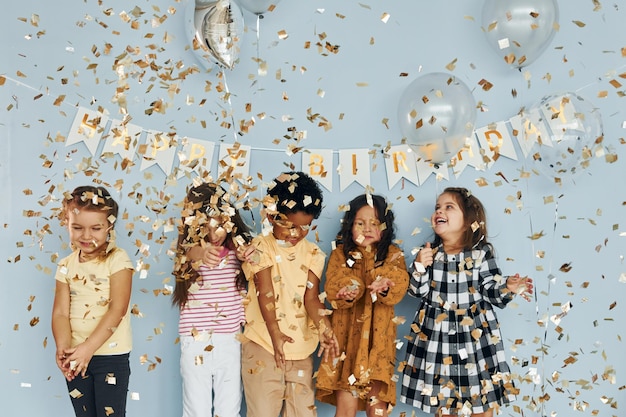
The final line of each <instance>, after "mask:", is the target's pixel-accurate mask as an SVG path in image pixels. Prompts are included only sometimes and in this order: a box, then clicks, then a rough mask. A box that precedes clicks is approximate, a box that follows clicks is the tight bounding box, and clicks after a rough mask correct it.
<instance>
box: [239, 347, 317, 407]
mask: <svg viewBox="0 0 626 417" xmlns="http://www.w3.org/2000/svg"><path fill="white" fill-rule="evenodd" d="M241 348H242V354H241V377H242V379H243V389H244V394H245V397H246V408H247V413H246V416H247V417H277V416H278V415H279V414H281V412H282V416H283V417H315V416H316V415H317V413H316V411H315V397H314V392H313V359H312V358H311V357H309V358H306V359H302V360H297V361H287V363H286V365H285V370H284V371H283V370H282V369H280V368H277V367H276V362H275V361H274V355H273V354H271V353H269V352H268V351H267V350H265V349H264V348H262V347H261V346H259V345H258V344H256V343H254V342H251V341H247V342H244V343H243V344H242V346H241Z"/></svg>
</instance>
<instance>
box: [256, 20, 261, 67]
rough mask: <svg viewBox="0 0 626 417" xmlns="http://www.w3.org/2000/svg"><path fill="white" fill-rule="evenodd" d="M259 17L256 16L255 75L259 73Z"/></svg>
mask: <svg viewBox="0 0 626 417" xmlns="http://www.w3.org/2000/svg"><path fill="white" fill-rule="evenodd" d="M260 47H261V15H260V14H258V15H256V64H257V75H258V74H260V72H261V52H260Z"/></svg>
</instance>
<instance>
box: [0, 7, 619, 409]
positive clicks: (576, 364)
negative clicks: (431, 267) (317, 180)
mask: <svg viewBox="0 0 626 417" xmlns="http://www.w3.org/2000/svg"><path fill="white" fill-rule="evenodd" d="M559 3H560V4H559V6H560V19H559V22H560V29H559V30H558V32H557V33H556V36H555V37H554V39H553V40H552V42H551V44H550V46H549V47H548V49H547V50H546V51H545V52H544V53H543V54H542V55H541V56H540V57H539V58H538V59H537V60H536V61H535V62H533V63H532V64H531V65H529V66H528V67H525V68H522V69H521V71H520V70H517V69H512V68H510V67H508V66H507V65H506V64H505V63H504V62H502V60H501V59H500V58H499V57H498V56H497V55H496V53H495V52H494V51H493V50H492V49H491V47H490V46H489V45H488V44H487V41H486V38H485V35H484V34H483V30H482V29H481V11H482V7H483V2H482V1H477V0H472V1H462V0H440V1H431V2H425V1H416V0H412V1H409V0H390V1H381V0H372V1H365V2H357V1H345V0H334V1H331V0H315V1H314V0H298V1H289V0H283V1H282V2H279V3H277V7H276V8H275V10H274V11H273V12H271V13H267V14H266V15H265V16H264V18H263V19H261V20H260V21H259V28H260V30H259V31H258V33H257V31H256V27H257V19H256V16H254V15H253V14H251V13H249V12H248V11H245V10H244V18H245V22H246V26H245V33H243V36H242V40H241V44H240V46H241V52H240V55H239V58H240V61H239V62H238V63H237V64H236V66H235V67H234V69H233V70H232V71H231V70H226V71H224V72H223V73H222V71H221V70H220V69H219V67H217V66H215V65H212V64H210V63H206V62H205V63H202V62H200V61H199V60H198V58H197V57H196V54H194V53H193V52H192V51H191V50H190V48H189V39H188V36H187V33H188V32H189V31H190V28H189V25H188V24H186V23H185V19H184V16H185V8H186V7H187V3H186V2H185V1H174V0H151V1H142V0H136V1H132V2H129V1H122V0H101V1H93V0H91V1H82V2H78V1H71V0H59V1H56V2H44V1H36V0H22V1H19V2H11V3H10V4H5V5H4V6H3V12H2V17H0V21H1V23H2V25H0V26H1V29H0V31H1V32H0V33H1V34H2V42H1V43H0V56H1V57H2V60H1V61H0V75H2V76H3V78H1V80H2V85H0V109H1V110H0V147H1V148H0V174H1V175H0V183H1V187H2V188H1V190H2V203H1V204H0V218H1V225H2V227H1V228H0V253H1V254H2V262H3V263H2V265H3V266H2V272H1V277H2V278H1V279H2V287H1V288H2V290H0V386H1V389H0V410H1V411H0V414H2V415H3V416H9V417H22V416H43V415H55V416H66V415H71V407H70V401H69V399H68V398H67V393H66V389H65V384H64V382H63V378H62V376H61V374H60V373H59V371H58V370H57V369H56V366H55V363H54V341H53V338H52V334H51V331H50V312H51V308H52V299H53V289H54V277H53V275H54V274H53V273H54V270H55V260H56V259H57V257H59V256H64V255H65V254H67V253H68V250H69V249H68V245H67V234H66V232H65V231H64V230H62V228H61V227H60V226H59V224H58V221H57V220H56V219H53V218H51V216H52V210H53V209H54V208H56V207H58V206H59V201H60V198H62V194H63V192H64V191H67V190H71V189H73V188H74V187H75V186H77V185H82V184H85V183H90V182H97V183H102V184H103V185H105V186H107V187H109V189H110V190H112V191H113V194H114V196H115V197H116V199H117V200H118V202H119V203H120V206H121V207H122V210H123V211H124V216H123V218H122V221H121V222H120V224H118V225H117V231H118V236H119V243H120V245H121V246H122V247H124V248H125V249H126V250H127V251H128V252H129V254H130V255H131V257H133V259H135V261H136V262H137V263H138V265H143V269H144V270H145V271H147V273H146V274H145V277H143V278H142V277H141V276H140V274H136V275H135V279H134V288H133V294H132V304H135V305H136V308H137V311H139V312H140V314H137V315H135V316H133V318H132V323H133V331H134V349H133V352H132V356H131V364H132V376H131V386H130V391H131V399H130V400H129V404H128V415H129V416H144V415H151V416H155V417H161V416H163V417H164V416H168V417H169V416H176V415H179V414H180V412H181V393H180V385H181V381H180V375H179V369H178V359H179V347H178V345H177V344H176V343H175V341H176V337H177V313H176V310H175V309H174V308H172V307H171V303H170V298H169V296H166V295H164V294H163V290H164V289H165V288H166V287H167V286H171V285H173V282H172V278H171V270H172V258H171V245H172V242H173V241H174V240H175V232H174V231H170V230H171V229H172V228H171V227H169V226H171V225H172V224H173V223H174V222H175V221H176V219H177V218H178V217H179V214H180V213H179V208H178V207H177V205H176V203H177V202H179V201H180V200H181V199H182V197H183V196H184V194H185V187H186V186H187V185H189V183H190V179H189V178H185V177H183V178H181V179H176V178H172V177H170V178H167V177H166V175H165V173H163V172H162V171H161V170H160V169H159V168H158V167H156V166H153V167H151V168H149V169H147V170H144V171H140V169H139V166H140V156H136V157H135V159H134V162H135V165H134V166H130V167H128V168H127V169H122V167H121V164H120V160H119V158H117V157H116V158H101V157H100V156H99V154H97V155H95V156H91V155H90V153H89V152H88V151H87V149H86V148H85V147H84V146H83V145H82V144H78V145H74V146H70V147H66V146H65V143H64V139H65V137H66V136H67V135H68V133H69V130H70V126H71V123H72V121H73V119H74V116H75V114H76V109H75V106H76V105H80V106H83V107H86V108H90V109H92V110H101V111H103V112H105V113H108V115H109V116H110V117H112V118H118V119H121V118H122V117H123V116H124V114H122V113H121V109H122V108H125V109H126V111H127V113H128V114H129V115H130V116H131V117H132V121H131V123H134V124H136V125H139V126H141V127H142V128H144V129H152V130H158V131H163V132H175V133H176V134H178V135H180V136H181V137H182V136H189V137H194V138H202V139H205V140H207V141H212V142H215V143H222V142H223V143H232V142H233V140H234V137H235V133H234V128H233V127H228V126H226V127H225V126H224V124H223V122H230V121H231V120H234V121H235V125H236V126H238V125H239V124H240V122H243V123H245V122H250V121H251V120H252V119H253V118H254V126H252V127H251V128H250V129H249V131H248V132H247V133H245V134H242V135H237V136H238V139H239V141H240V143H242V144H244V145H249V146H251V147H252V154H251V165H250V174H251V177H252V182H251V186H252V187H255V189H254V190H253V191H252V192H251V194H250V195H251V197H253V198H261V197H262V196H263V194H264V188H265V184H266V182H267V181H269V180H271V179H272V178H273V177H274V176H276V175H277V174H278V173H280V172H281V171H283V170H287V169H289V168H290V167H293V168H296V169H301V168H302V167H301V156H300V154H296V155H289V154H288V153H287V152H286V151H287V147H288V146H289V145H298V146H302V147H304V148H305V149H306V148H313V149H314V148H321V149H332V150H334V151H338V150H340V149H351V148H369V149H376V150H380V149H381V148H382V147H384V146H385V145H386V144H387V143H390V144H392V145H396V144H399V143H400V141H401V139H402V134H401V133H400V131H399V128H398V123H397V120H396V119H397V116H396V113H397V103H398V99H399V97H400V95H401V94H402V92H403V91H404V89H405V88H406V87H407V86H408V84H409V83H410V82H411V81H412V80H413V79H415V78H416V77H418V76H419V75H421V74H425V73H430V72H442V71H443V72H450V73H451V74H453V75H455V76H456V77H458V78H459V79H460V80H462V81H463V82H464V83H465V84H466V85H468V86H469V88H470V89H472V91H473V94H474V98H475V99H476V101H477V102H478V103H481V104H482V106H483V110H484V111H479V112H478V115H477V121H476V126H477V127H481V126H485V125H487V124H489V123H491V122H496V121H502V120H508V119H509V118H510V117H512V116H514V115H515V114H517V113H518V112H519V110H520V108H522V107H528V106H531V105H532V104H533V103H535V102H537V101H538V100H539V99H540V98H541V97H542V96H544V95H546V94H552V93H556V92H563V91H571V92H577V93H579V94H580V95H582V96H583V97H585V98H586V99H588V100H589V101H591V102H592V103H593V104H594V105H595V106H596V107H597V108H598V109H599V111H600V113H601V114H602V117H603V122H604V133H605V139H604V142H603V144H602V146H601V149H603V150H604V152H605V154H610V155H616V156H617V161H616V162H608V161H607V160H606V159H605V158H604V156H599V157H594V159H593V161H592V163H591V165H590V167H589V169H587V170H585V171H584V172H583V173H582V174H581V175H579V176H577V177H575V178H574V179H573V181H568V182H566V183H564V184H563V185H562V186H560V187H559V186H557V185H555V184H553V183H552V182H551V181H550V180H549V179H547V178H546V177H544V176H542V175H541V174H539V173H538V172H533V170H532V168H533V165H532V163H531V162H530V161H527V160H524V159H523V158H522V157H521V152H519V149H517V150H518V155H520V157H519V158H518V160H512V159H507V158H500V159H499V160H498V161H497V162H496V163H495V165H494V166H493V167H491V168H489V169H486V170H484V171H478V170H475V169H474V168H471V167H470V168H468V169H467V170H466V171H465V172H464V173H463V174H462V175H461V176H460V178H458V179H457V178H455V177H454V176H453V175H452V174H450V180H448V181H446V180H437V179H436V178H435V177H434V176H431V177H430V178H428V180H427V181H425V182H424V183H423V184H420V185H415V184H412V183H410V182H408V181H404V182H402V183H399V184H397V185H396V186H395V187H393V188H392V189H389V188H388V186H387V179H386V174H385V169H384V162H383V159H382V154H381V153H380V152H378V153H376V158H375V159H373V161H372V167H373V169H372V172H371V186H372V187H373V188H374V190H375V192H376V193H379V194H383V195H385V196H386V197H387V198H388V200H389V201H391V202H393V209H394V211H395V213H396V216H397V225H396V226H397V230H398V238H399V239H400V241H401V246H402V247H403V248H404V250H405V252H406V253H407V258H411V255H410V254H409V253H410V251H411V250H412V249H413V248H415V247H418V246H419V245H421V244H422V243H423V242H424V241H425V240H427V239H429V238H430V237H431V232H430V229H429V222H428V218H429V216H430V214H431V212H432V209H433V206H434V202H435V198H436V196H437V195H438V193H439V192H441V190H442V189H443V188H445V187H447V186H452V185H455V186H457V185H458V186H465V187H468V188H471V189H472V190H473V192H474V193H475V194H476V195H477V196H478V197H479V198H480V199H481V200H482V201H483V202H484V203H485V205H486V207H487V210H488V220H489V222H488V226H489V231H490V235H491V236H490V238H491V241H492V242H493V243H494V245H495V247H496V250H497V254H498V257H499V261H500V266H501V268H502V269H503V271H504V272H505V273H506V274H512V273H515V272H519V273H521V274H523V275H529V276H532V277H533V278H534V280H535V284H536V290H537V294H536V298H535V299H534V300H533V301H531V302H530V303H526V302H523V301H521V300H519V301H516V302H515V303H513V304H512V305H510V306H509V307H507V309H505V310H502V311H498V314H499V319H500V322H501V325H502V329H503V334H504V337H505V339H506V340H505V345H506V349H507V356H508V358H509V361H510V364H511V366H512V370H513V372H515V373H516V375H517V376H518V378H519V380H518V382H517V385H518V386H519V387H520V388H521V395H520V396H519V399H518V401H517V402H516V403H515V404H514V405H513V406H511V407H508V408H507V409H506V410H505V415H525V416H531V415H537V416H539V415H561V416H563V415H581V416H591V415H593V416H621V415H623V414H624V412H623V411H621V408H620V407H619V406H620V405H621V406H622V407H623V404H624V400H626V398H625V395H626V394H625V392H626V390H625V389H624V388H625V382H624V377H623V375H624V373H625V372H626V365H625V362H624V359H623V350H624V345H623V344H624V342H623V340H622V335H621V332H622V331H623V329H624V326H623V317H624V313H625V310H624V309H625V307H624V301H623V294H624V281H625V280H626V278H625V275H624V274H625V273H626V266H625V265H624V252H625V248H626V245H625V244H624V239H625V238H624V236H625V234H626V228H625V225H624V223H623V219H624V218H625V210H626V192H625V191H624V190H625V188H624V184H623V183H624V180H626V163H625V162H624V156H625V155H624V153H625V152H624V143H625V141H624V134H625V130H624V128H625V124H624V123H626V122H625V121H626V114H625V110H626V105H625V104H624V103H625V102H624V100H625V99H624V97H623V96H624V94H625V89H624V86H623V83H625V82H626V75H625V74H626V49H625V48H626V36H624V30H623V22H625V21H626V15H625V13H626V12H625V11H624V5H623V4H621V2H618V1H613V2H592V1H589V0H568V1H561V2H559ZM384 13H387V14H388V15H389V19H388V20H387V21H386V23H385V22H384V21H383V19H382V17H383V16H384ZM126 17H128V18H126ZM283 31H284V32H283ZM283 34H286V35H287V36H286V37H285V36H283ZM257 35H258V36H257ZM257 37H258V40H259V42H258V48H257ZM326 42H328V43H329V44H330V45H335V46H338V49H336V53H332V52H329V51H328V50H327V49H325V48H324V46H325V45H326ZM308 43H310V47H307V45H308ZM318 44H320V45H321V46H318ZM259 59H260V60H263V61H264V62H265V63H266V64H267V74H266V75H264V76H261V75H259V74H258V71H257V67H258V64H257V62H258V60H259ZM453 62H454V65H452V66H450V65H449V64H451V63H453ZM144 64H148V65H144ZM207 68H208V70H207ZM402 74H406V76H402ZM481 79H486V80H488V81H489V82H491V83H492V84H493V88H491V89H489V90H488V91H485V90H483V89H482V88H481V87H480V86H479V85H478V83H479V81H480V80H481ZM220 83H222V85H221V86H222V87H224V88H227V89H228V91H230V93H231V95H230V101H229V100H225V97H224V88H220ZM220 90H221V91H220ZM514 91H515V94H514V93H513V92H514ZM322 92H323V93H322ZM119 93H123V96H120V95H119ZM154 103H161V104H162V107H161V108H162V109H163V110H162V111H161V112H156V111H155V112H151V114H148V113H150V112H149V111H147V110H149V109H153V108H154V107H155V104H154ZM247 105H249V107H250V110H247V108H248V106H247ZM310 114H319V117H318V118H311V117H309V118H307V116H309V115H310ZM322 118H323V119H322ZM320 120H326V121H327V122H329V123H330V126H332V127H331V128H330V129H325V128H324V126H320V125H319V122H320ZM327 127H328V125H327ZM105 129H106V127H105ZM294 131H296V132H306V139H303V140H301V141H299V142H297V141H296V140H294V139H293V132H294ZM334 157H335V161H333V167H334V168H336V166H337V161H338V156H337V152H335V153H334ZM217 166H218V161H217V153H216V155H215V157H214V159H213V161H211V167H209V168H210V169H211V170H212V171H213V172H215V171H216V170H217ZM329 173H331V174H332V175H333V176H334V184H335V185H334V187H333V190H330V191H329V190H325V195H324V197H325V209H324V212H323V214H322V216H321V218H320V219H319V220H318V221H316V226H317V229H316V232H317V234H318V236H319V245H320V246H321V247H322V249H323V250H324V251H325V252H327V253H329V252H330V245H331V242H332V240H333V238H334V236H335V233H336V232H337V231H338V229H339V219H340V217H341V212H339V211H338V207H339V205H340V204H345V203H347V202H348V201H349V200H350V199H351V198H353V197H354V196H356V195H357V194H360V193H362V192H363V191H364V189H363V187H362V186H360V185H358V184H356V183H355V184H352V185H351V186H349V187H348V188H347V189H346V190H345V191H344V192H340V191H339V180H338V176H337V173H336V172H335V169H332V170H329ZM450 173H451V171H450ZM525 174H528V175H525ZM246 218H247V219H248V221H249V222H250V223H252V224H253V226H254V227H255V228H256V229H257V231H258V228H259V225H258V208H254V209H253V210H252V212H250V213H246ZM254 222H256V223H254ZM418 230H419V231H420V232H417V231H418ZM533 235H535V236H541V237H540V238H537V239H531V238H530V237H531V236H533ZM140 249H142V250H140ZM569 303H571V306H572V308H571V310H570V311H569V312H568V313H567V314H566V315H565V316H564V317H563V318H562V320H561V322H560V324H559V327H557V326H556V325H555V323H554V322H552V321H551V320H550V317H551V316H554V315H556V314H559V313H561V312H562V308H563V306H567V305H568V304H569ZM414 305H415V301H414V300H412V299H410V298H405V299H404V300H403V301H402V303H401V304H400V305H399V306H398V308H397V314H398V315H399V316H404V317H405V318H406V323H405V324H403V325H400V326H399V328H398V335H399V338H401V339H402V338H403V337H404V336H405V335H407V334H408V332H409V324H410V322H411V320H412V317H413V314H414V308H415V307H414ZM398 358H399V359H400V360H402V359H403V358H404V346H402V347H401V348H400V349H399V350H398ZM535 374H536V375H537V377H533V375H535ZM574 410H576V411H574ZM403 412H406V413H407V414H408V415H411V414H409V413H413V412H414V411H413V410H411V409H410V408H408V407H406V406H404V405H402V404H399V405H398V406H397V407H396V408H395V409H394V411H393V414H392V415H396V416H398V415H401V413H403ZM333 413H334V410H333V408H332V407H328V406H325V405H322V404H320V405H319V415H321V416H330V415H333ZM415 415H418V416H419V415H422V414H421V412H419V411H415Z"/></svg>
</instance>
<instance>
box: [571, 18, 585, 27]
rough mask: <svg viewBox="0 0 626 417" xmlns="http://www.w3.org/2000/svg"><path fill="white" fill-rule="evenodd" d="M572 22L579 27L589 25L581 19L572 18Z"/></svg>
mask: <svg viewBox="0 0 626 417" xmlns="http://www.w3.org/2000/svg"><path fill="white" fill-rule="evenodd" d="M572 23H573V24H575V25H576V26H578V27H579V28H584V27H585V26H587V25H586V24H585V23H583V22H581V21H580V20H572Z"/></svg>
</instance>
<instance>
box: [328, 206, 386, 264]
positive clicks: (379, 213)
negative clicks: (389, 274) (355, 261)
mask: <svg viewBox="0 0 626 417" xmlns="http://www.w3.org/2000/svg"><path fill="white" fill-rule="evenodd" d="M370 198H371V204H370V201H368V200H370ZM349 205H350V209H349V210H348V211H346V213H345V214H344V216H343V220H342V223H341V230H340V231H339V234H338V235H337V241H338V243H342V244H343V253H344V255H345V256H346V258H349V257H350V252H352V251H354V249H356V247H357V246H358V245H357V243H356V242H355V241H354V239H352V227H353V226H354V220H355V218H356V213H357V211H359V209H360V208H361V207H364V206H368V205H371V206H372V207H373V208H374V211H375V212H376V218H377V219H378V221H380V224H381V225H384V226H385V227H384V229H383V230H382V232H381V235H380V241H379V242H378V244H377V245H376V258H375V261H376V262H384V261H385V258H387V253H388V252H389V246H390V245H391V244H392V242H393V240H394V239H395V238H396V234H395V230H394V229H395V225H394V219H395V216H394V214H393V211H391V209H390V208H389V206H388V205H387V201H386V200H385V198H384V197H381V196H379V195H368V194H361V195H359V196H357V197H355V198H354V199H352V201H350V203H349Z"/></svg>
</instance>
